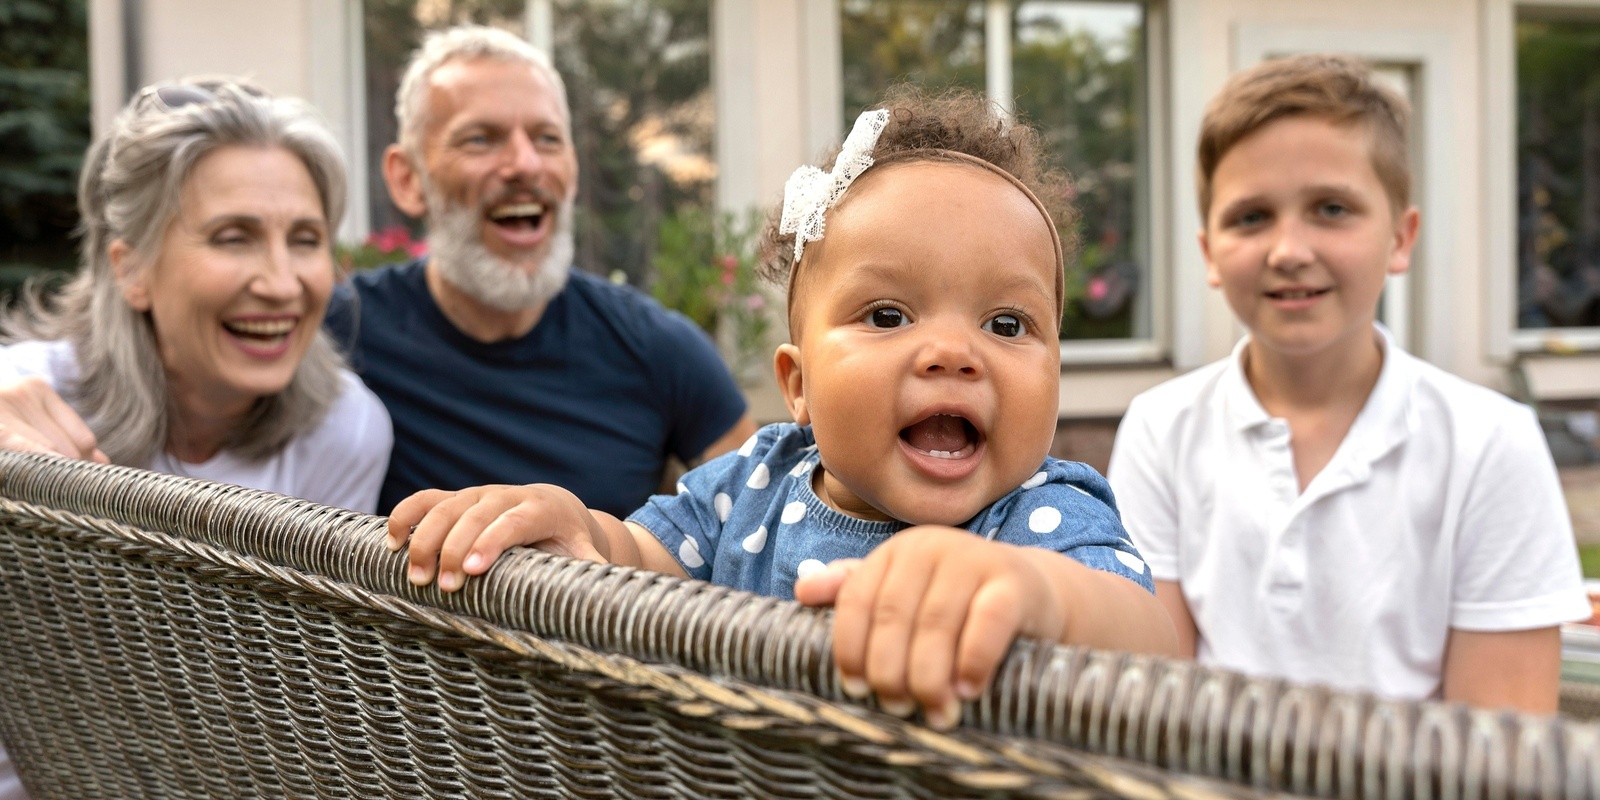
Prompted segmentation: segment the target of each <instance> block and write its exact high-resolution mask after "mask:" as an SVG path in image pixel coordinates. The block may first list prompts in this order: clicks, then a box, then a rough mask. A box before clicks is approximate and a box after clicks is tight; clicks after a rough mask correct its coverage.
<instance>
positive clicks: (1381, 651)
mask: <svg viewBox="0 0 1600 800" xmlns="http://www.w3.org/2000/svg"><path fill="white" fill-rule="evenodd" d="M1378 331H1379V333H1380V336H1381V340H1382V344H1383V348H1384V351H1385V353H1386V357H1385V358H1384V362H1383V368H1382V371H1381V372H1380V374H1379V377H1378V383H1377V385H1376V386H1375V387H1373V390H1372V396H1371V397H1369V398H1367V403H1366V405H1365V407H1363V408H1362V410H1361V413H1360V414H1359V415H1358V416H1357V417H1356V420H1355V423H1354V424H1353V425H1352V426H1351V428H1350V432H1349V433H1348V434H1347V435H1346V436H1345V439H1344V441H1343V442H1342V443H1341V444H1340V445H1339V448H1338V450H1337V452H1335V453H1334V456H1333V458H1332V460H1330V461H1329V462H1328V465H1327V466H1326V467H1324V468H1323V469H1322V471H1321V472H1320V473H1318V474H1317V476H1316V477H1315V478H1314V479H1313V480H1312V481H1311V483H1310V485H1309V486H1307V487H1306V490H1305V492H1304V493H1303V494H1302V493H1300V492H1299V490H1298V487H1299V481H1298V479H1297V477H1296V473H1295V468H1294V456H1293V453H1292V452H1291V451H1290V448H1289V441H1290V431H1289V425H1288V422H1287V421H1285V420H1283V419H1277V418H1273V417H1271V416H1268V414H1267V412H1266V410H1265V409H1263V408H1262V407H1261V403H1260V402H1259V401H1258V400H1257V399H1256V396H1255V393H1254V392H1253V391H1252V390H1251V388H1250V385H1249V383H1248V382H1247V381H1246V379H1245V375H1244V370H1243V368H1242V363H1241V358H1242V356H1243V354H1244V347H1245V341H1248V339H1247V340H1245V341H1241V342H1240V343H1239V345H1238V347H1236V348H1235V349H1234V353H1233V356H1232V357H1230V358H1228V359H1224V360H1222V361H1219V362H1217V363H1214V364H1210V365H1208V366H1205V367H1202V368H1200V369H1197V370H1195V371H1193V372H1191V373H1189V374H1187V375H1184V376H1182V377H1179V378H1176V379H1174V380H1171V381H1168V382H1167V383H1164V384H1162V385H1160V386H1157V387H1156V388H1154V389H1151V390H1150V391H1148V392H1145V393H1144V394H1142V395H1140V396H1139V397H1137V398H1135V399H1134V401H1133V403H1132V404H1131V405H1130V406H1129V407H1128V413H1127V416H1125V417H1124V418H1123V420H1122V424H1121V427H1120V428H1119V429H1118V430H1117V438H1116V444H1115V446H1114V447H1113V449H1112V454H1111V464H1110V467H1109V469H1108V470H1107V471H1108V472H1109V476H1108V477H1109V478H1110V480H1111V486H1112V490H1113V491H1114V492H1115V493H1116V497H1117V505H1118V507H1119V508H1120V509H1121V511H1122V519H1123V523H1124V524H1125V525H1126V526H1127V528H1128V532H1129V533H1130V534H1132V536H1133V540H1134V543H1135V544H1136V545H1138V547H1139V550H1140V552H1141V553H1142V554H1143V555H1144V557H1145V560H1146V561H1147V562H1148V563H1149V565H1150V569H1151V573H1152V575H1153V576H1154V577H1155V578H1156V579H1157V580H1167V581H1177V582H1178V583H1180V584H1181V585H1182V587H1183V593H1184V596H1185V598H1186V599H1187V600H1188V603H1189V610H1190V612H1191V613H1192V614H1193V615H1194V620H1195V624H1196V627H1197V628H1198V630H1199V632H1200V638H1199V641H1198V646H1197V650H1198V652H1197V654H1196V655H1197V659H1198V660H1199V662H1200V663H1202V664H1206V665H1210V666H1216V667H1222V668H1225V669H1231V670H1236V671H1240V672H1244V673H1247V674H1251V675H1261V676H1277V677H1284V678H1289V679H1292V680H1296V681H1299V682H1309V683H1318V684H1323V685H1328V686H1333V687H1337V688H1341V689H1351V690H1366V691H1372V692H1376V693H1377V694H1380V695H1383V696H1386V697H1391V698H1410V699H1416V698H1427V697H1437V696H1438V695H1439V692H1440V682H1441V671H1442V670H1441V667H1442V663H1443V659H1444V650H1445V643H1446V639H1447V637H1448V635H1449V632H1450V629H1451V628H1460V629H1462V630H1472V631H1501V630H1523V629H1528V628H1540V627H1547V626H1551V625H1557V624H1559V623H1562V622H1569V621H1573V620H1580V619H1584V618H1587V617H1588V616H1589V604H1588V601H1587V599H1586V596H1585V593H1584V590H1583V585H1582V578H1581V575H1580V573H1579V568H1578V559H1577V550H1576V546H1575V544H1574V541H1573V537H1572V522H1571V519H1570V517H1569V516H1568V514H1567V508H1566V503H1565V500H1564V498H1563V496H1562V494H1561V487H1560V483H1559V481H1558V479H1557V476H1556V470H1555V464H1554V462H1553V461H1552V460H1551V458H1550V452H1549V449H1548V447H1547V445H1546V444H1545V440H1544V436H1543V433H1542V432H1541V431H1540V429H1539V425H1538V422H1537V420H1536V419H1535V417H1534V414H1533V413H1532V410H1531V409H1529V408H1528V407H1526V406H1524V405H1521V404H1519V403H1516V402H1513V401H1512V400H1510V399H1508V398H1506V397H1505V396H1503V395H1500V394H1498V393H1496V392H1493V391H1491V390H1489V389H1486V388H1483V387H1481V386H1477V385H1475V384H1472V383H1469V382H1467V381H1464V380H1462V379H1460V378H1457V377H1455V376H1453V375H1450V374H1449V373H1446V372H1444V371H1443V370H1440V369H1438V368H1436V367H1434V366H1432V365H1430V364H1427V363H1425V362H1423V361H1421V360H1419V359H1417V358H1416V357H1414V356H1412V355H1411V354H1409V353H1407V352H1405V351H1404V350H1401V349H1400V348H1398V347H1395V346H1394V344H1393V342H1392V341H1391V340H1390V338H1389V335H1388V332H1387V331H1385V330H1383V328H1382V327H1381V326H1379V327H1378Z"/></svg>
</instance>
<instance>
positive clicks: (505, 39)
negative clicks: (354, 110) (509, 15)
mask: <svg viewBox="0 0 1600 800" xmlns="http://www.w3.org/2000/svg"><path fill="white" fill-rule="evenodd" d="M478 58H487V59H496V60H501V61H520V62H522V63H524V64H527V65H528V66H530V67H532V68H533V70H534V72H536V73H538V74H540V75H542V76H544V78H545V80H548V81H549V82H550V85H551V86H552V87H554V88H555V90H556V96H557V97H559V98H560V99H561V111H562V114H563V116H564V117H565V119H566V123H567V127H568V128H571V127H572V109H571V107H570V106H568V105H567V85H566V84H565V83H564V82H562V80H561V73H559V72H557V71H556V68H555V65H554V64H552V63H550V56H548V55H546V54H545V52H544V51H543V50H540V49H539V48H537V47H534V46H533V45H531V44H528V43H527V42H526V41H524V40H523V39H522V38H521V37H518V36H517V35H516V34H513V33H508V32H506V31H503V30H500V29H499V28H491V27H488V26H485V25H459V26H457V27H454V28H447V29H445V30H442V31H434V32H432V33H429V34H428V35H427V37H426V38H424V39H423V40H422V46H421V47H418V48H417V51H416V53H414V54H413V55H412V56H411V61H410V62H409V63H408V64H406V72H405V76H404V77H402V78H401V79H400V91H398V92H396V93H395V97H394V118H395V122H396V123H398V127H399V131H400V147H401V149H402V150H404V151H406V153H408V154H410V155H411V156H412V157H414V158H415V157H418V156H420V155H421V154H422V152H421V148H422V129H423V128H425V127H427V124H428V110H429V109H428V79H429V78H431V77H432V76H433V73H434V71H435V70H437V69H439V68H440V67H442V66H444V65H445V64H447V63H449V62H451V61H458V60H462V61H465V60H472V59H478ZM569 133H570V131H569Z"/></svg>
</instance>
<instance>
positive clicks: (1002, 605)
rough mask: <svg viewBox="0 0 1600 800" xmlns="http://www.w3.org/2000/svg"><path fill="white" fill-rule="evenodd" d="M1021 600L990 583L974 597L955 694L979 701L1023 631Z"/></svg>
mask: <svg viewBox="0 0 1600 800" xmlns="http://www.w3.org/2000/svg"><path fill="white" fill-rule="evenodd" d="M1024 607H1025V605H1024V601H1023V599H1022V598H1019V597H1018V596H1017V593H1016V592H1015V591H1013V590H1012V589H1011V587H1009V586H1006V585H1005V584H1003V583H1000V582H995V581H990V582H987V583H985V584H983V586H981V587H980V588H979V589H978V590H977V593H976V594H975V595H973V598H972V603H971V606H970V607H969V608H968V610H967V619H966V624H965V625H964V626H963V627H962V629H961V645H960V648H959V650H958V652H957V655H956V664H955V677H956V685H955V690H956V694H957V695H958V696H959V697H960V698H961V699H962V700H976V699H977V698H978V696H979V695H980V694H982V692H983V690H984V687H986V686H988V685H989V681H991V680H993V679H994V672H995V669H996V668H997V667H999V666H1000V660H1001V659H1003V658H1005V655H1006V651H1007V650H1009V649H1010V648H1011V642H1012V640H1014V639H1016V638H1017V635H1018V633H1019V632H1020V631H1021V628H1022V621H1023V620H1022V614H1023V611H1022V609H1023V608H1024Z"/></svg>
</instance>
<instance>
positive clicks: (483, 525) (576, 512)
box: [386, 484, 606, 592]
mask: <svg viewBox="0 0 1600 800" xmlns="http://www.w3.org/2000/svg"><path fill="white" fill-rule="evenodd" d="M407 537H409V538H410V539H411V554H410V559H411V569H410V571H409V572H408V573H407V577H408V578H409V579H410V581H411V582H412V583H414V584H416V585H418V586H426V585H427V584H428V582H429V581H431V580H433V575H434V567H435V564H436V562H437V566H438V570H439V588H440V589H442V590H444V591H446V592H453V591H455V590H457V589H460V588H461V585H462V583H464V582H465V581H466V576H467V575H481V574H483V573H484V572H486V571H488V569H489V565H490V564H493V563H494V560H495V559H497V558H499V557H500V554H501V553H503V552H505V550H506V548H508V547H512V546H515V545H523V544H535V545H538V547H539V549H541V550H545V551H547V552H551V553H558V554H561V555H567V556H572V557H573V558H586V559H589V560H591V561H605V560H606V558H605V555H604V554H602V553H601V552H600V551H599V550H597V549H596V548H595V543H596V542H602V543H603V542H604V541H605V537H604V535H603V534H602V533H601V531H600V528H599V523H598V522H596V521H595V518H594V516H593V515H592V514H590V513H589V509H587V508H585V507H584V505H583V502H582V501H580V500H578V498H577V497H576V496H574V495H573V494H572V493H571V492H569V491H567V490H565V489H562V488H560V487H557V486H550V485H548V484H536V485H530V486H477V487H474V488H471V489H463V490H461V491H459V492H446V491H442V490H439V489H429V490H427V491H423V492H418V493H416V494H414V495H412V496H410V497H408V498H406V499H405V500H402V501H400V504H399V505H397V506H395V507H394V513H392V514H390V515H389V534H388V538H387V539H386V544H388V546H389V549H390V550H399V549H400V548H401V547H402V546H404V545H405V542H406V539H407Z"/></svg>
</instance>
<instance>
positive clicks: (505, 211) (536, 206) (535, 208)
mask: <svg viewBox="0 0 1600 800" xmlns="http://www.w3.org/2000/svg"><path fill="white" fill-rule="evenodd" d="M543 213H544V204H543V203H517V204H516V205H509V206H500V207H499V208H497V209H495V210H494V211H493V212H492V213H491V214H490V216H491V217H493V218H495V219H505V218H506V217H530V216H534V215H537V214H543Z"/></svg>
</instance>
